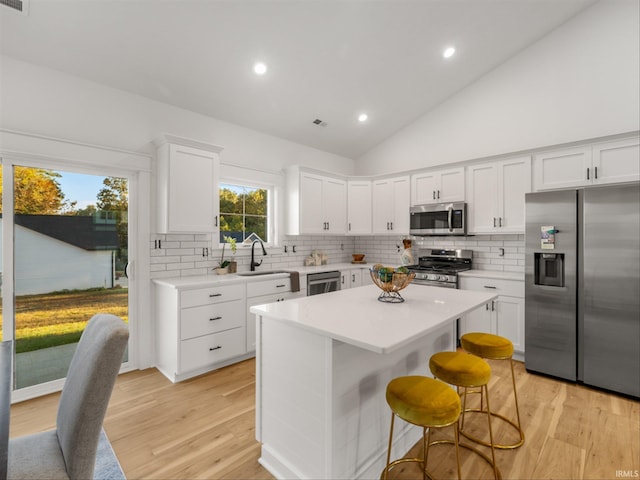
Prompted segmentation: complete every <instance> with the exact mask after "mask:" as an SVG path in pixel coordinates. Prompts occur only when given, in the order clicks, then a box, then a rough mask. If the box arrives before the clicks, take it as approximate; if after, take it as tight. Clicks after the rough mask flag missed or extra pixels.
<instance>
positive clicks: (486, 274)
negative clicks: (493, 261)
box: [458, 270, 524, 282]
mask: <svg viewBox="0 0 640 480" xmlns="http://www.w3.org/2000/svg"><path fill="white" fill-rule="evenodd" d="M458 276H459V277H477V278H495V279H500V280H516V281H519V282H524V273H520V272H498V271H495V270H465V271H464V272H458Z"/></svg>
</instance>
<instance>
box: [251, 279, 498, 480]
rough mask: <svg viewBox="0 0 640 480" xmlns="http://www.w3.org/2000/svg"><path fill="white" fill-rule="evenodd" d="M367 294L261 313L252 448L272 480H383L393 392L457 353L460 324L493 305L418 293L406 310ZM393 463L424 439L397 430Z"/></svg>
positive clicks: (488, 296) (257, 309)
mask: <svg viewBox="0 0 640 480" xmlns="http://www.w3.org/2000/svg"><path fill="white" fill-rule="evenodd" d="M379 293H380V290H379V289H378V288H377V287H376V286H374V285H368V286H364V287H359V288H352V289H349V290H342V291H338V292H332V293H328V294H325V295H315V296H310V297H302V298H297V299H292V300H289V301H287V302H280V303H272V304H267V305H258V306H254V307H252V308H251V312H252V313H254V314H256V316H257V322H256V328H257V332H256V333H257V345H256V438H257V439H258V441H260V442H261V443H262V452H261V457H260V463H261V464H262V465H263V466H264V467H265V468H266V469H267V470H268V471H269V472H271V473H272V474H273V475H274V476H275V477H276V478H314V479H347V478H349V479H356V478H367V479H368V478H372V479H373V478H379V476H380V472H381V470H382V468H383V467H384V463H385V458H386V448H387V442H388V429H389V420H390V416H391V413H390V410H389V408H388V406H387V404H386V401H385V389H386V386H387V383H388V382H389V381H390V380H391V379H392V378H395V377H398V376H402V375H429V376H430V373H429V368H428V361H429V357H430V356H431V355H432V354H433V353H436V352H439V351H445V350H454V349H455V342H456V330H455V329H456V322H455V320H456V319H457V318H458V317H460V316H461V315H463V314H465V313H467V312H470V311H471V310H474V309H475V308H477V307H479V306H481V305H483V304H485V303H486V302H490V301H491V300H492V299H494V298H495V297H496V296H495V295H494V294H492V293H486V292H469V291H462V290H454V289H447V288H438V287H427V286H422V285H409V286H408V287H407V288H406V289H404V290H403V291H402V296H403V297H404V298H405V302H403V303H396V304H390V303H383V302H379V301H378V300H377V297H378V295H379ZM398 427H399V428H396V433H395V435H394V437H395V438H394V452H393V454H392V455H393V456H394V457H397V456H402V455H404V454H405V453H406V452H407V451H408V450H409V449H410V448H411V447H412V446H413V444H414V443H415V442H416V441H418V439H419V438H420V434H421V429H419V428H415V427H413V428H410V427H409V426H408V425H402V426H400V425H398Z"/></svg>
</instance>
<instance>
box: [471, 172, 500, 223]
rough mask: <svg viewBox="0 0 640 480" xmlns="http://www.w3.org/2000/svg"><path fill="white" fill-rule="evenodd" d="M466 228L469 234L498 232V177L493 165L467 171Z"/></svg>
mask: <svg viewBox="0 0 640 480" xmlns="http://www.w3.org/2000/svg"><path fill="white" fill-rule="evenodd" d="M467 199H468V200H469V202H468V204H467V215H468V222H467V228H468V232H469V233H491V232H495V231H497V230H498V217H499V215H498V175H497V166H496V164H495V163H488V164H482V165H472V166H470V167H469V168H468V169H467Z"/></svg>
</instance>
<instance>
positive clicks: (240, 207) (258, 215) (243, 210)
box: [220, 183, 271, 244]
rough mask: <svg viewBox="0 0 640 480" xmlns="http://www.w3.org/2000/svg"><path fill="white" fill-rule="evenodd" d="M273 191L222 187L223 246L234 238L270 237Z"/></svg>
mask: <svg viewBox="0 0 640 480" xmlns="http://www.w3.org/2000/svg"><path fill="white" fill-rule="evenodd" d="M269 194H270V192H269V189H267V188H264V187H256V186H249V185H232V184H227V183H221V184H220V243H223V242H224V241H225V240H224V237H232V238H235V239H236V242H238V243H239V244H240V243H242V242H244V241H245V240H247V239H249V241H251V240H252V239H255V238H256V237H258V238H260V239H261V240H262V241H263V242H265V243H267V242H269V241H271V239H270V238H269Z"/></svg>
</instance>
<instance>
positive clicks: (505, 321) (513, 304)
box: [458, 276, 524, 360]
mask: <svg viewBox="0 0 640 480" xmlns="http://www.w3.org/2000/svg"><path fill="white" fill-rule="evenodd" d="M460 288H461V289H462V290H474V291H484V292H487V291H493V292H495V293H497V294H498V298H497V299H496V300H493V301H492V302H489V303H487V304H485V305H483V306H482V307H480V308H478V309H476V310H474V311H472V312H469V313H468V314H466V315H465V316H463V317H461V318H460V321H459V323H458V337H461V336H462V335H464V334H465V333H469V332H486V333H493V334H495V335H500V336H503V337H506V338H508V339H509V340H511V341H512V342H513V349H514V358H515V359H517V360H524V282H522V281H518V280H503V279H495V278H489V277H487V278H482V277H463V276H461V277H460Z"/></svg>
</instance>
